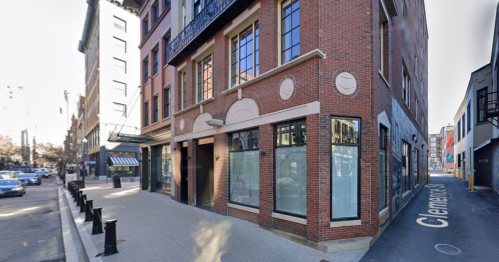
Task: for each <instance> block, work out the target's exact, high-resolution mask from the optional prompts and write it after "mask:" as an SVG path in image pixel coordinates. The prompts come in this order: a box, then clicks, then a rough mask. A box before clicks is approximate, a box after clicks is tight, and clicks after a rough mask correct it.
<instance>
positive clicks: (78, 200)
mask: <svg viewBox="0 0 499 262" xmlns="http://www.w3.org/2000/svg"><path fill="white" fill-rule="evenodd" d="M81 195H83V191H80V192H78V196H77V197H76V198H77V200H76V206H77V207H79V206H80V202H81V200H80V199H81Z"/></svg>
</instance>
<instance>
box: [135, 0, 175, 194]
mask: <svg viewBox="0 0 499 262" xmlns="http://www.w3.org/2000/svg"><path fill="white" fill-rule="evenodd" d="M139 16H140V19H141V25H142V27H141V32H140V39H141V41H140V45H139V48H140V61H141V71H140V72H142V73H141V78H140V79H141V97H140V101H141V106H140V107H141V109H142V116H141V119H142V122H141V134H142V136H145V137H147V138H148V139H147V141H146V142H144V143H142V144H141V153H142V158H141V161H142V166H141V170H142V173H141V174H142V175H141V186H142V188H143V189H147V190H149V191H152V192H154V191H157V190H158V191H161V192H164V193H167V194H171V191H172V187H171V184H172V146H171V138H172V134H171V124H172V123H171V108H172V103H173V99H171V95H172V88H173V85H172V77H171V76H172V74H173V71H174V68H173V66H170V65H168V64H167V61H168V57H167V52H166V48H167V46H168V44H169V43H170V39H171V38H170V35H171V17H172V11H171V5H170V1H157V0H156V1H150V0H146V1H143V3H142V6H141V8H140V11H139Z"/></svg>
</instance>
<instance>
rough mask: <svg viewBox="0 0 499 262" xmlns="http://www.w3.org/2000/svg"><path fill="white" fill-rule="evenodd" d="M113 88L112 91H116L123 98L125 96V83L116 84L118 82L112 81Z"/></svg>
mask: <svg viewBox="0 0 499 262" xmlns="http://www.w3.org/2000/svg"><path fill="white" fill-rule="evenodd" d="M113 87H114V89H116V90H118V91H119V92H120V93H122V94H123V95H124V96H125V97H126V96H127V89H126V83H122V82H118V81H116V80H114V81H113Z"/></svg>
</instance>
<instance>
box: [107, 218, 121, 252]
mask: <svg viewBox="0 0 499 262" xmlns="http://www.w3.org/2000/svg"><path fill="white" fill-rule="evenodd" d="M116 222H118V220H116V219H113V220H108V221H106V226H104V229H105V230H106V235H105V237H104V256H109V255H113V254H116V253H118V247H117V245H118V244H117V243H116Z"/></svg>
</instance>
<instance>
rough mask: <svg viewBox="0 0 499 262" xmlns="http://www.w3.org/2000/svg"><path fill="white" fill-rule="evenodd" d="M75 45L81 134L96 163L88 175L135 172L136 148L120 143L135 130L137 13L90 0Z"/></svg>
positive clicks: (104, 0)
mask: <svg viewBox="0 0 499 262" xmlns="http://www.w3.org/2000/svg"><path fill="white" fill-rule="evenodd" d="M87 3H88V9H87V15H86V18H85V24H84V28H83V34H82V38H81V41H80V43H79V46H78V50H79V51H80V52H82V53H83V54H85V97H86V110H85V134H84V136H85V138H86V140H87V141H88V143H87V144H88V149H87V153H88V155H89V160H90V161H95V163H96V164H95V165H90V166H89V172H88V175H90V176H97V177H98V178H99V179H107V178H109V177H110V176H111V175H114V174H118V175H120V176H137V175H138V168H137V167H138V165H139V163H138V157H139V147H138V145H137V144H133V143H126V142H121V138H122V137H124V136H127V135H139V134H140V129H139V128H140V124H139V123H140V108H139V105H137V103H138V102H137V100H139V97H140V90H139V88H138V86H139V75H138V73H137V72H139V70H140V65H139V63H140V62H139V50H138V48H137V46H138V45H139V32H140V29H139V28H140V27H139V23H138V17H137V15H138V14H137V12H136V11H134V10H133V9H130V8H128V7H126V6H124V5H123V2H122V1H107V0H100V1H99V0H89V1H87Z"/></svg>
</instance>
